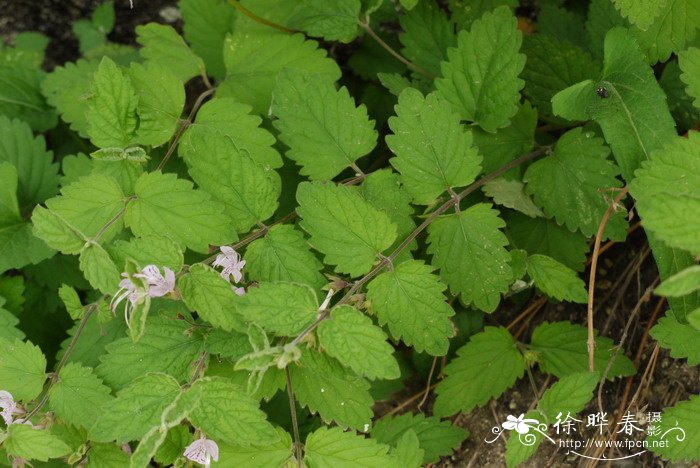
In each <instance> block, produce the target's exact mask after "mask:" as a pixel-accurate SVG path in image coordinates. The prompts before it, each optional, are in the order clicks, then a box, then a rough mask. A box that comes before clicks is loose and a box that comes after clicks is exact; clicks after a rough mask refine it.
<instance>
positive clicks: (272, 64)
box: [218, 31, 340, 114]
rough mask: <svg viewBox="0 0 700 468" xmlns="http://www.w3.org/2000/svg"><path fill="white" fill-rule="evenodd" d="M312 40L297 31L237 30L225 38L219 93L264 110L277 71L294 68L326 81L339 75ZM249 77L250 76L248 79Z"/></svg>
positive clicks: (332, 63) (336, 67)
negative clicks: (222, 76) (288, 33)
mask: <svg viewBox="0 0 700 468" xmlns="http://www.w3.org/2000/svg"><path fill="white" fill-rule="evenodd" d="M317 46H318V44H317V43H316V42H315V41H307V40H304V36H302V35H301V34H290V35H280V34H276V33H270V32H246V31H239V32H237V33H235V34H233V35H231V36H228V37H227V38H226V41H225V43H224V63H225V64H226V71H227V73H226V80H225V81H224V82H223V83H221V85H220V87H219V91H218V93H219V94H218V95H219V96H223V97H227V96H228V97H233V98H235V99H236V100H237V101H239V102H243V103H245V104H249V105H251V106H253V111H254V112H256V113H259V114H265V113H267V110H268V107H269V106H270V97H271V95H272V90H273V89H274V88H275V82H276V79H277V74H278V72H279V71H280V70H282V69H284V68H296V69H299V70H303V71H307V72H310V73H318V74H320V75H323V76H324V77H325V78H326V79H327V80H329V81H335V80H337V79H338V78H339V77H340V69H339V68H338V65H337V64H336V63H335V61H333V60H331V59H329V58H328V57H326V53H325V51H324V50H323V49H319V48H318V47H317ZM251 77H253V79H251Z"/></svg>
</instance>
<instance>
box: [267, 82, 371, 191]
mask: <svg viewBox="0 0 700 468" xmlns="http://www.w3.org/2000/svg"><path fill="white" fill-rule="evenodd" d="M271 109H272V113H273V114H274V115H275V116H276V117H277V118H278V120H276V121H275V122H274V125H275V127H276V128H277V129H278V130H279V131H280V136H279V138H280V140H281V141H282V142H284V143H285V144H286V145H287V146H288V147H289V150H287V153H286V155H287V157H289V158H290V159H292V160H294V161H295V162H296V163H297V164H299V165H300V166H301V170H300V173H301V174H302V175H306V176H308V177H309V178H310V179H312V180H329V179H332V178H333V177H335V176H337V175H338V174H339V173H340V172H342V171H343V170H344V169H345V168H347V167H349V166H354V164H355V161H356V160H357V159H358V158H361V157H362V156H365V155H367V154H368V153H369V152H370V151H372V149H373V148H374V147H375V145H376V144H377V131H376V130H375V129H374V121H373V120H369V117H368V116H367V109H366V108H365V106H364V105H361V106H359V107H355V101H354V100H353V98H352V97H351V96H350V93H349V92H348V90H347V88H345V87H343V88H340V89H339V90H336V89H335V85H334V84H333V81H331V80H330V79H328V77H327V76H323V75H314V74H310V73H300V72H297V71H283V72H281V73H280V74H279V75H278V78H277V87H276V88H275V91H274V94H273V98H272V108H271Z"/></svg>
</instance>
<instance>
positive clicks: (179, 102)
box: [128, 63, 185, 147]
mask: <svg viewBox="0 0 700 468" xmlns="http://www.w3.org/2000/svg"><path fill="white" fill-rule="evenodd" d="M128 74H129V78H130V79H131V83H132V85H133V87H134V91H135V93H136V96H137V97H138V100H139V103H138V106H137V107H136V113H137V114H138V117H139V128H138V132H137V136H136V141H137V142H138V143H139V144H141V145H149V146H153V147H156V146H160V145H162V144H164V143H166V142H167V141H168V140H169V139H170V137H171V136H172V135H173V134H174V133H175V130H176V129H177V126H178V124H179V123H180V114H182V109H183V107H184V106H185V88H184V87H183V86H182V83H180V82H179V81H178V79H177V78H176V77H175V76H174V75H173V74H172V73H170V72H169V71H168V70H167V69H165V68H163V67H162V66H159V65H157V64H153V63H146V65H141V64H140V63H132V64H131V68H129V70H128Z"/></svg>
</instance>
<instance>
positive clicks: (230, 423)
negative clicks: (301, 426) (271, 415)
mask: <svg viewBox="0 0 700 468" xmlns="http://www.w3.org/2000/svg"><path fill="white" fill-rule="evenodd" d="M192 390H194V391H201V392H202V397H201V400H200V402H199V406H198V407H197V409H196V410H195V411H193V412H192V414H191V415H190V416H189V420H190V422H191V423H192V424H193V425H194V426H195V427H197V428H198V429H200V430H202V431H204V432H205V433H206V434H207V435H208V436H211V437H212V438H213V439H216V440H221V441H222V442H224V443H228V444H238V445H243V446H248V445H264V444H272V443H274V442H275V441H277V440H278V437H279V436H278V434H277V432H276V431H275V429H274V427H273V426H272V425H271V424H270V423H269V422H267V420H266V419H265V413H263V412H262V411H261V410H260V409H258V402H257V401H255V400H253V399H252V398H251V397H249V396H247V395H246V394H245V392H244V391H243V390H242V389H241V388H239V387H237V386H236V385H233V384H231V383H230V382H228V381H226V380H225V379H220V378H211V379H205V380H199V381H197V382H196V383H195V384H194V385H193V386H192V388H191V391H192ZM232 415H235V417H231V416H232Z"/></svg>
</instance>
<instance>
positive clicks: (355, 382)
mask: <svg viewBox="0 0 700 468" xmlns="http://www.w3.org/2000/svg"><path fill="white" fill-rule="evenodd" d="M289 371H290V374H291V378H292V387H293V388H294V394H295V395H296V397H297V399H298V401H299V404H300V405H302V406H306V407H308V408H309V411H311V412H312V413H318V414H319V415H320V416H321V419H323V420H324V421H327V422H330V421H333V422H335V423H336V424H338V425H339V426H341V427H350V428H352V429H362V428H368V427H369V426H370V424H371V419H372V405H373V404H374V400H373V399H372V396H371V395H370V394H369V383H368V382H367V381H366V380H365V379H363V378H361V377H358V376H357V375H355V374H354V373H353V372H351V371H350V370H348V369H346V368H344V367H343V366H341V365H340V364H339V363H338V361H336V360H335V359H333V358H331V357H328V356H326V355H325V354H321V353H319V352H317V351H314V350H312V349H305V350H304V351H303V352H302V356H301V360H299V362H298V363H296V364H292V365H290V367H289ZM365 430H366V429H365Z"/></svg>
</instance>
